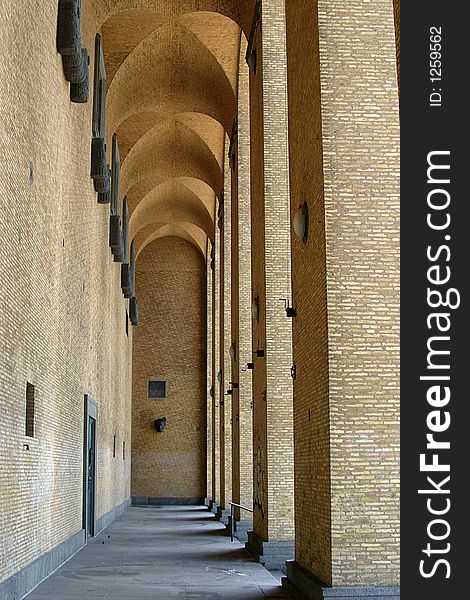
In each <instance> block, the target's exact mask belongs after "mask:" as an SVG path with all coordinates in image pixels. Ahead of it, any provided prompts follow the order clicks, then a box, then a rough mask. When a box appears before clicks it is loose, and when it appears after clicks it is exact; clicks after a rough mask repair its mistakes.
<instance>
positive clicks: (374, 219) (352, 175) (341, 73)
mask: <svg viewBox="0 0 470 600" xmlns="http://www.w3.org/2000/svg"><path fill="white" fill-rule="evenodd" d="M318 7H319V39H320V73H321V94H322V96H321V99H322V116H323V151H324V158H323V164H324V181H325V218H326V256H327V294H328V338H329V370H330V380H329V383H330V422H331V481H332V488H331V489H332V556H333V582H334V583H335V584H338V585H339V584H355V583H356V582H361V583H378V582H381V583H387V582H390V583H396V582H397V581H398V572H399V554H398V553H399V546H398V543H399V467H398V466H399V168H400V167H399V120H398V90H397V78H396V60H395V35H394V33H395V32H394V20H393V10H392V4H391V3H390V1H389V0H374V2H371V3H369V5H368V7H367V10H364V3H363V2H361V1H359V0H355V1H353V2H348V3H347V4H344V3H343V2H341V1H340V0H336V1H334V0H328V1H327V2H319V5H318ZM359 49H360V50H359ZM352 70H354V73H355V76H354V77H351V76H350V73H351V72H352ZM340 83H341V84H342V85H339V84H340ZM352 556H354V557H355V560H351V557H352Z"/></svg>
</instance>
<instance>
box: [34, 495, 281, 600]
mask: <svg viewBox="0 0 470 600" xmlns="http://www.w3.org/2000/svg"><path fill="white" fill-rule="evenodd" d="M270 598H271V599H273V600H274V599H281V598H282V599H286V598H290V596H289V595H288V594H287V593H286V592H285V590H283V589H282V587H281V585H280V583H279V579H278V578H275V577H273V575H271V574H270V573H269V572H268V571H266V569H264V567H263V566H262V565H260V564H259V563H257V562H255V561H254V560H253V559H252V558H251V557H250V555H249V554H248V553H247V551H246V550H245V549H244V547H243V545H242V544H240V543H239V542H238V541H234V542H230V538H229V537H228V536H227V535H226V531H225V527H224V525H223V524H222V523H220V522H219V521H217V520H216V519H215V517H214V514H213V513H212V512H211V511H209V510H208V509H207V508H206V507H204V506H146V507H132V508H130V509H129V510H128V511H127V512H126V513H124V514H123V515H121V516H120V517H119V518H118V519H117V520H116V521H114V522H113V523H112V524H111V525H110V526H109V527H107V528H106V529H105V530H103V531H102V532H100V533H99V534H98V535H97V536H96V537H95V538H93V539H92V540H90V541H89V543H88V544H87V545H86V546H85V547H84V548H83V549H82V550H81V551H80V552H79V553H78V554H76V555H75V556H74V557H73V558H72V559H70V560H69V561H68V562H67V563H65V564H64V565H63V566H62V567H61V568H60V569H58V570H57V571H56V572H55V573H54V574H53V575H51V576H50V577H49V578H48V579H46V580H45V581H44V582H43V583H42V584H41V585H39V586H38V587H37V588H36V589H35V590H33V591H32V592H31V593H30V594H29V595H28V596H27V600H83V599H89V600H173V599H175V600H267V599H270Z"/></svg>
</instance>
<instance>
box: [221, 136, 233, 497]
mask: <svg viewBox="0 0 470 600" xmlns="http://www.w3.org/2000/svg"><path fill="white" fill-rule="evenodd" d="M228 146H229V138H228V136H225V148H226V151H225V152H224V217H223V221H224V224H223V235H222V238H223V245H224V249H223V258H224V270H223V278H224V281H223V290H224V302H223V311H224V327H223V331H222V332H221V339H220V351H221V357H220V360H221V364H222V365H223V367H222V368H223V384H222V394H223V395H222V396H221V397H222V399H223V402H224V406H223V409H224V423H223V428H224V444H225V449H224V459H225V507H227V508H229V507H230V505H229V502H231V501H232V396H230V395H226V392H227V390H228V389H229V388H230V387H231V386H230V385H229V383H230V381H232V364H231V362H232V361H231V359H230V354H229V348H230V344H231V338H232V315H231V312H232V303H231V297H232V212H231V209H232V198H231V195H232V191H231V190H232V188H231V183H232V181H231V174H230V165H229V161H228V159H227V158H225V157H226V156H227V153H228Z"/></svg>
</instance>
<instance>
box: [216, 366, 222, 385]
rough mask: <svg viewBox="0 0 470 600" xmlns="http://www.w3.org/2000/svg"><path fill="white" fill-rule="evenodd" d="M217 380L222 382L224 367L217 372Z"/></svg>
mask: <svg viewBox="0 0 470 600" xmlns="http://www.w3.org/2000/svg"><path fill="white" fill-rule="evenodd" d="M217 381H218V382H219V383H222V369H220V371H219V372H218V373H217Z"/></svg>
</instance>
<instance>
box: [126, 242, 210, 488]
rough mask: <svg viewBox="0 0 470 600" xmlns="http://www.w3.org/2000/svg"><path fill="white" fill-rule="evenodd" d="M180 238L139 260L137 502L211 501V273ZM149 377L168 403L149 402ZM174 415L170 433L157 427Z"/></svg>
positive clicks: (134, 416) (135, 385)
mask: <svg viewBox="0 0 470 600" xmlns="http://www.w3.org/2000/svg"><path fill="white" fill-rule="evenodd" d="M204 263H205V261H204V259H203V257H202V255H201V253H200V252H199V251H198V250H197V249H196V248H195V247H194V246H193V245H192V244H190V243H189V242H187V241H186V240H182V239H180V238H174V237H169V238H162V239H159V240H156V241H154V242H152V243H151V244H149V245H148V246H146V248H145V249H144V250H143V251H142V253H141V254H140V255H139V258H138V261H137V282H136V291H137V295H138V298H139V304H140V306H139V308H140V321H141V325H140V327H139V329H138V330H137V331H136V332H135V335H134V351H133V364H134V371H133V384H132V496H140V497H142V496H144V497H154V498H203V497H205V495H206V303H205V300H206V274H205V264H204ZM149 379H157V380H164V381H166V382H167V398H166V399H152V400H149V399H148V398H147V382H148V380H149ZM162 417H166V419H167V426H166V429H165V431H164V432H162V433H157V432H156V431H155V428H154V425H153V422H154V420H155V419H157V418H162Z"/></svg>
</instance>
